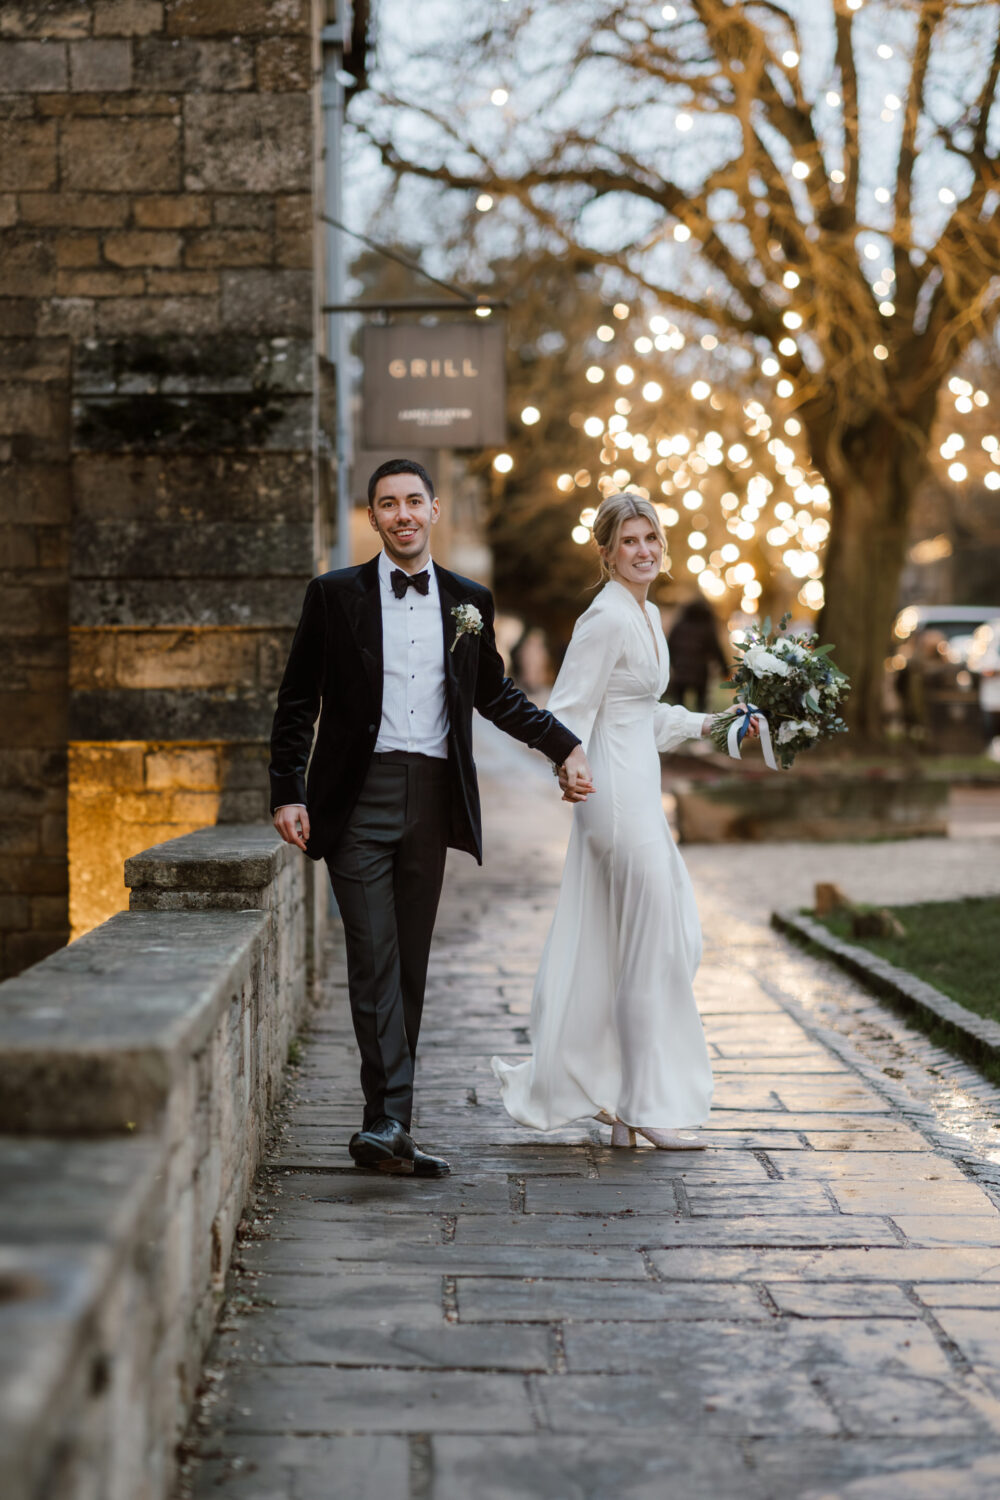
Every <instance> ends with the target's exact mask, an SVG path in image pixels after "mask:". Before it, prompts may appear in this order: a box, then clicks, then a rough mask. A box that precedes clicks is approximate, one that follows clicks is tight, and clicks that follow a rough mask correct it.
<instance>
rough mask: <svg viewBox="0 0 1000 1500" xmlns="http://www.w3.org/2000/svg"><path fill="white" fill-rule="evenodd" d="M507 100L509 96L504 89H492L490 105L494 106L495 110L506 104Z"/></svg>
mask: <svg viewBox="0 0 1000 1500" xmlns="http://www.w3.org/2000/svg"><path fill="white" fill-rule="evenodd" d="M509 98H510V95H509V94H508V92H507V90H506V89H494V90H493V92H492V94H491V95H490V103H491V104H495V105H496V106H497V108H498V109H500V108H501V107H502V106H503V105H504V104H506V103H507V100H508V99H509Z"/></svg>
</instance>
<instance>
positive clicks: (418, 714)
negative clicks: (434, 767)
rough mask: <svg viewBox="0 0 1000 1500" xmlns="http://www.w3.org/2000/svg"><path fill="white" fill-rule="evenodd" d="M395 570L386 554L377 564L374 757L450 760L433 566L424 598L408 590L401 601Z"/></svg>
mask: <svg viewBox="0 0 1000 1500" xmlns="http://www.w3.org/2000/svg"><path fill="white" fill-rule="evenodd" d="M394 568H395V564H394V563H393V562H391V561H390V560H389V558H388V557H387V556H386V555H385V553H384V552H383V553H382V554H381V555H380V557H379V560H378V577H379V594H380V596H381V603H382V722H381V724H380V725H379V732H378V739H377V740H376V741H375V750H376V753H378V752H380V751H384V750H408V751H410V752H411V753H413V754H417V755H433V756H436V757H437V758H438V759H439V760H446V759H447V756H448V701H447V697H446V694H445V675H444V650H445V645H444V622H443V620H442V618H441V599H440V596H439V594H438V586H437V578H436V576H435V573H434V564H433V563H432V562H430V561H428V563H427V570H428V573H429V574H430V587H429V588H428V590H427V593H426V595H424V594H419V593H418V592H417V590H416V589H415V588H408V589H407V590H406V593H405V594H404V595H403V597H402V599H397V598H396V596H395V594H394V593H393V591H392V584H391V582H390V581H389V580H390V574H391V573H392V572H393V569H394Z"/></svg>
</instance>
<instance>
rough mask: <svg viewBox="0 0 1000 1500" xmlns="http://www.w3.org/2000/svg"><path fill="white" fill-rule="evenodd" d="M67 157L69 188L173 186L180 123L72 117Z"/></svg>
mask: <svg viewBox="0 0 1000 1500" xmlns="http://www.w3.org/2000/svg"><path fill="white" fill-rule="evenodd" d="M53 129H54V125H53ZM61 161H62V171H63V179H62V180H63V184H64V186H66V187H67V188H71V189H73V188H77V189H84V190H92V191H98V192H101V191H104V192H115V193H122V192H163V191H168V190H170V189H171V188H176V187H179V185H180V129H179V126H178V125H175V124H174V122H173V120H168V119H131V120H129V121H127V122H126V121H124V120H122V121H118V120H107V119H93V120H89V119H84V120H68V121H67V122H66V125H65V126H64V129H63V136H62V143H61ZM49 181H51V178H49ZM0 185H2V181H0ZM39 185H42V186H47V185H48V182H46V183H43V184H39V183H38V182H35V183H33V186H35V187H37V186H39Z"/></svg>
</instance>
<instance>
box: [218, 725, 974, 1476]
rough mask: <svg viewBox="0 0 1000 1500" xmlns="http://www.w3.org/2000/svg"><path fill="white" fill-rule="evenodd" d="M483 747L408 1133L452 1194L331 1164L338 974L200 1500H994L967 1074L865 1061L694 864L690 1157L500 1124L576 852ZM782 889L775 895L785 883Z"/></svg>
mask: <svg viewBox="0 0 1000 1500" xmlns="http://www.w3.org/2000/svg"><path fill="white" fill-rule="evenodd" d="M505 744H506V742H498V741H497V740H496V739H495V738H493V737H487V738H485V739H483V740H481V743H480V748H479V751H478V752H477V753H478V758H479V761H480V767H481V770H483V768H484V766H485V770H486V775H485V777H484V789H485V793H486V796H485V803H484V805H485V810H486V820H487V829H486V832H487V864H486V867H485V869H484V870H482V871H475V870H474V869H473V868H472V866H471V865H469V864H468V862H466V861H459V860H456V861H454V862H453V864H452V866H451V868H450V870H449V874H448V877H447V881H446V887H445V893H444V900H443V904H442V910H441V917H440V921H439V924H438V930H437V936H436V941H435V949H434V952H433V954H432V960H431V967H430V977H429V985H428V997H427V1007H426V1013H425V1021H424V1027H423V1031H422V1036H421V1055H420V1069H419V1077H418V1094H417V1102H416V1112H415V1128H417V1130H418V1138H419V1139H420V1140H421V1142H422V1143H423V1144H425V1145H426V1146H428V1147H434V1146H438V1147H440V1148H442V1149H445V1150H446V1151H447V1152H448V1153H450V1154H451V1157H452V1165H453V1169H454V1170H453V1174H452V1176H451V1177H450V1178H447V1179H444V1180H442V1181H439V1182H430V1183H417V1182H413V1181H402V1180H394V1179H389V1180H384V1179H380V1178H378V1177H369V1176H367V1175H362V1174H355V1172H354V1170H353V1168H352V1167H351V1165H350V1161H349V1157H348V1156H347V1153H346V1141H347V1137H348V1135H349V1134H350V1133H351V1131H352V1130H353V1129H354V1128H356V1125H357V1121H358V1118H359V1115H360V1102H361V1101H360V1093H359V1089H358V1077H357V1074H358V1068H357V1058H356V1054H355V1050H354V1042H353V1037H352V1034H351V1029H350V1022H349V1014H348V1009H347V1003H346V990H345V985H344V976H343V973H342V971H339V970H338V972H336V973H335V974H333V975H331V976H330V982H329V986H328V989H327V1002H326V1005H325V1006H324V1009H323V1010H322V1012H321V1015H320V1018H319V1023H318V1025H317V1027H316V1028H315V1030H314V1033H313V1037H312V1041H311V1044H310V1046H309V1047H308V1049H307V1053H306V1058H305V1061H304V1063H303V1066H302V1068H301V1069H300V1073H299V1082H298V1085H297V1088H296V1097H295V1099H294V1100H293V1102H292V1105H291V1108H290V1110H289V1112H288V1114H287V1117H286V1119H285V1121H284V1122H283V1125H282V1129H281V1131H280V1133H278V1134H277V1135H276V1139H275V1144H274V1150H273V1154H272V1158H271V1169H270V1172H269V1174H268V1175H267V1177H266V1178H265V1179H262V1184H261V1194H260V1196H259V1200H258V1205H257V1209H256V1212H257V1214H258V1223H257V1224H256V1226H255V1228H254V1234H255V1235H256V1234H260V1235H263V1236H264V1237H263V1238H250V1239H248V1240H246V1241H245V1242H244V1243H243V1245H242V1246H241V1249H240V1260H241V1265H242V1267H243V1268H244V1269H243V1270H242V1272H241V1274H240V1275H239V1276H238V1277H237V1278H236V1279H235V1281H234V1283H233V1294H234V1295H233V1300H232V1310H231V1312H230V1313H229V1314H227V1316H226V1319H225V1322H224V1327H223V1329H222V1331H221V1332H220V1334H219V1336H218V1338H217V1341H216V1345H215V1349H214V1352H213V1359H214V1360H215V1361H216V1362H217V1364H218V1365H219V1366H220V1367H221V1369H222V1371H223V1374H224V1379H223V1380H222V1382H221V1394H220V1396H219V1399H218V1400H216V1401H215V1402H213V1403H212V1404H211V1406H210V1407H209V1408H208V1410H207V1413H206V1417H207V1421H208V1429H207V1436H206V1439H205V1443H204V1448H205V1451H206V1452H209V1453H211V1454H213V1455H214V1456H213V1457H212V1458H211V1460H210V1463H209V1464H206V1465H205V1466H204V1467H203V1469H202V1471H201V1474H200V1475H199V1476H197V1478H196V1483H197V1485H198V1486H200V1488H198V1489H196V1495H197V1500H207V1496H208V1495H209V1494H212V1493H221V1494H222V1495H224V1496H227V1497H232V1500H237V1497H250V1500H278V1496H279V1495H280V1496H281V1500H293V1497H294V1500H313V1497H314V1496H315V1497H316V1500H319V1497H322V1500H328V1495H329V1494H330V1493H331V1489H330V1483H331V1481H330V1475H331V1474H333V1472H334V1470H335V1468H336V1466H337V1465H338V1464H339V1463H341V1462H342V1464H343V1472H344V1482H345V1484H346V1485H347V1487H348V1492H350V1493H352V1494H353V1493H355V1492H356V1493H358V1494H360V1495H362V1496H365V1495H366V1494H370V1493H372V1491H371V1485H370V1483H369V1485H368V1488H367V1489H366V1488H365V1486H366V1482H368V1476H367V1475H366V1474H362V1473H360V1472H359V1470H360V1468H361V1467H363V1466H364V1464H365V1461H366V1458H367V1460H368V1461H369V1462H370V1466H371V1470H372V1472H373V1473H377V1474H379V1475H381V1476H384V1477H383V1479H382V1485H383V1490H384V1495H385V1500H396V1496H397V1495H399V1494H402V1493H405V1494H407V1500H466V1497H467V1496H470V1495H475V1496H477V1497H482V1500H508V1497H510V1500H515V1497H516V1500H535V1497H537V1500H543V1497H544V1500H665V1497H669V1500H675V1497H676V1500H703V1497H704V1500H805V1497H807V1496H808V1500H821V1497H822V1500H846V1497H851V1496H855V1493H856V1495H857V1500H883V1497H884V1496H886V1495H889V1496H893V1497H895V1496H896V1495H898V1496H899V1497H900V1500H908V1496H909V1494H910V1493H911V1489H912V1493H913V1495H914V1496H916V1497H922V1496H923V1495H925V1494H926V1495H927V1496H928V1497H929V1496H931V1495H935V1496H940V1497H942V1500H945V1497H946V1500H958V1497H959V1496H960V1497H961V1500H966V1493H965V1489H964V1488H963V1486H967V1487H968V1492H969V1497H970V1500H985V1496H986V1495H987V1494H990V1490H989V1483H990V1479H991V1469H990V1463H991V1462H992V1460H993V1458H994V1457H995V1454H996V1452H997V1451H998V1450H1000V1388H997V1389H996V1390H995V1389H994V1382H995V1381H997V1380H998V1379H1000V1377H998V1376H997V1374H996V1371H997V1370H998V1369H1000V1356H998V1355H997V1352H996V1350H995V1349H994V1342H995V1341H994V1340H993V1338H992V1334H991V1332H990V1327H991V1324H990V1319H991V1318H992V1317H993V1316H994V1315H995V1313H996V1311H998V1310H1000V1259H998V1257H997V1252H996V1240H995V1232H994V1226H995V1219H994V1215H995V1213H996V1210H995V1208H994V1205H993V1201H992V1198H991V1196H990V1193H991V1192H992V1191H993V1189H994V1188H995V1187H1000V1173H995V1172H994V1168H993V1167H992V1166H991V1161H990V1150H991V1149H992V1148H993V1146H994V1139H995V1138H994V1137H993V1136H992V1135H991V1134H990V1128H991V1126H990V1121H991V1120H995V1121H996V1123H998V1124H1000V1095H998V1094H997V1093H996V1091H992V1090H989V1089H988V1086H987V1085H985V1084H982V1088H983V1090H984V1091H986V1092H984V1093H983V1094H982V1095H979V1094H976V1095H974V1098H975V1107H976V1108H981V1109H982V1111H983V1120H984V1127H983V1130H984V1139H985V1141H986V1143H987V1148H988V1149H982V1150H980V1149H978V1148H977V1147H974V1146H973V1145H972V1144H970V1142H969V1141H968V1140H967V1139H966V1140H964V1143H962V1142H959V1141H958V1139H957V1138H952V1137H951V1136H949V1135H948V1122H951V1128H953V1127H954V1124H955V1123H958V1124H959V1125H964V1123H965V1120H966V1118H967V1116H968V1113H969V1108H970V1106H969V1101H970V1100H971V1099H973V1091H972V1090H971V1089H970V1088H969V1087H967V1080H966V1075H965V1074H963V1075H962V1080H959V1079H957V1078H956V1076H955V1075H954V1074H952V1073H949V1072H947V1071H945V1066H946V1064H947V1060H944V1059H942V1058H941V1055H940V1054H938V1053H937V1052H936V1051H934V1050H933V1049H931V1051H930V1052H928V1053H927V1054H921V1056H920V1058H918V1057H917V1056H916V1053H907V1054H906V1056H905V1057H904V1056H903V1052H904V1051H905V1048H906V1046H913V1047H917V1046H919V1047H923V1046H924V1045H925V1042H924V1040H923V1039H921V1040H920V1041H919V1043H918V1042H915V1041H907V1040H906V1038H905V1037H904V1038H903V1040H902V1041H901V1040H900V1038H899V1036H898V1035H897V1034H895V1033H893V1034H892V1036H891V1037H889V1041H888V1042H887V1043H886V1044H885V1045H886V1047H887V1049H888V1050H887V1052H886V1053H885V1055H881V1054H879V1055H877V1056H874V1057H873V1058H869V1056H868V1054H867V1053H866V1052H865V1050H864V1049H865V1048H866V1047H873V1048H877V1047H878V1046H879V1045H881V1044H880V1043H879V1041H878V1037H879V1036H881V1035H882V1030H881V1029H880V1027H879V1026H878V1025H876V1024H875V1022H874V1021H873V1020H871V1018H870V1015H869V1011H870V1001H869V1000H867V999H866V998H864V997H857V996H854V995H853V994H852V993H851V992H850V986H849V981H847V980H846V979H845V978H844V977H843V976H837V977H836V978H835V979H834V980H833V981H831V982H830V983H828V982H827V981H826V979H824V978H823V976H822V971H821V970H819V969H818V968H817V966H816V965H815V964H814V963H813V961H812V960H810V959H809V958H808V957H807V956H805V955H802V954H799V953H793V952H792V951H791V950H787V951H786V949H785V947H784V946H783V941H782V940H781V939H780V938H778V937H776V936H775V935H774V934H773V933H771V932H770V931H769V930H768V929H767V928H766V926H765V925H764V923H763V922H762V921H761V920H760V917H759V916H758V915H751V916H747V915H746V912H745V910H744V907H743V906H742V905H740V903H743V902H751V901H752V900H756V899H757V896H756V895H754V896H751V895H750V894H745V893H744V887H745V886H746V872H744V876H743V878H742V882H734V881H733V880H731V878H730V875H729V874H728V866H721V865H718V864H717V865H715V866H713V867H712V868H713V870H714V871H715V874H714V875H713V877H712V878H711V879H709V878H707V877H705V878H703V879H702V881H701V885H700V889H699V900H700V903H701V906H702V911H703V917H704V920H705V925H706V928H707V934H706V935H707V939H708V942H707V947H706V961H705V963H704V964H703V967H702V970H701V973H700V975H699V980H698V985H699V994H700V997H701V1000H702V1009H703V1017H704V1020H705V1025H706V1033H707V1036H708V1039H709V1044H710V1048H711V1049H712V1056H713V1061H714V1067H715V1071H716V1077H717V1093H716V1102H715V1105H714V1107H713V1110H712V1114H711V1118H710V1120H709V1122H708V1125H707V1127H706V1130H705V1137H706V1140H707V1141H708V1143H709V1149H708V1150H707V1151H706V1152H704V1153H702V1154H697V1155H695V1154H674V1153H665V1152H655V1151H653V1150H652V1149H648V1148H643V1149H641V1150H638V1151H612V1150H610V1149H609V1147H608V1131H607V1129H606V1128H605V1127H603V1126H600V1125H598V1124H597V1123H596V1122H594V1121H584V1122H579V1123H575V1124H572V1125H570V1126H568V1127H566V1128H565V1129H562V1130H560V1131H557V1132H553V1133H551V1134H548V1135H544V1136H540V1135H537V1134H536V1133H534V1132H531V1131H527V1130H524V1129H522V1128H521V1127H520V1126H518V1125H516V1124H515V1123H514V1122H513V1121H511V1120H510V1119H509V1118H508V1117H507V1116H506V1114H505V1113H504V1112H503V1111H502V1109H501V1107H500V1103H499V1097H498V1092H497V1088H496V1085H495V1081H494V1080H493V1078H492V1075H491V1073H490V1071H489V1065H488V1053H489V1052H491V1051H497V1052H500V1053H501V1055H503V1056H505V1057H509V1058H515V1057H523V1056H525V1055H526V1051H527V1046H528V1029H527V1028H528V1025H529V1015H530V999H531V985H532V979H533V975H534V970H535V966H536V964H537V959H538V954H539V952H540V951H541V947H542V945H543V943H544V940H545V935H546V931H547V928H548V921H549V914H550V912H551V906H552V900H553V894H554V890H555V887H556V884H557V882H558V879H559V873H560V865H561V855H562V849H563V847H564V844H565V837H566V833H567V830H568V826H569V825H568V819H567V817H566V812H565V809H564V808H561V807H560V805H559V804H558V802H555V801H553V800H552V798H551V778H550V777H549V776H548V775H547V773H546V771H545V768H544V767H542V766H540V765H539V766H536V764H535V762H534V761H533V760H532V759H531V758H530V757H526V756H525V755H524V753H523V752H522V751H520V750H519V749H516V748H512V749H510V750H509V751H508V750H507V749H506V748H505ZM484 747H485V748H484ZM505 756H507V757H509V758H508V759H504V757H505ZM491 778H495V779H491ZM512 779H516V784H517V787H518V796H517V797H516V798H512V797H511V796H510V786H511V784H512ZM834 847H835V846H826V847H825V849H824V859H825V858H827V857H828V856H829V853H830V850H831V849H833V848H834ZM698 857H700V856H698ZM784 857H787V858H790V859H791V860H792V863H793V865H794V867H795V868H796V869H798V870H800V872H801V868H802V867H803V864H802V862H804V861H805V860H806V859H807V857H808V851H807V850H805V849H803V850H796V849H794V848H793V847H792V846H786V853H785V856H784ZM873 857H880V856H873ZM908 857H912V850H911V851H910V855H909V856H908ZM814 878H817V879H818V878H823V872H822V871H820V872H819V873H818V874H816V875H815V877H814ZM851 888H852V889H853V887H851ZM883 899H884V898H883ZM764 915H765V916H766V913H764ZM498 934H502V940H501V941H498ZM831 984H832V988H831ZM841 1002H843V1006H844V1009H843V1012H841V1011H840V1010H839V1009H837V1006H839V1005H840V1003H841ZM862 1018H863V1019H862ZM885 1035H886V1036H889V1033H888V1032H887V1031H886V1032H885ZM926 1045H927V1046H928V1047H930V1045H931V1044H929V1043H927V1044H926ZM900 1060H901V1061H900ZM897 1062H900V1066H899V1067H897V1066H896V1064H897ZM943 1064H944V1065H945V1066H943ZM930 1066H933V1067H935V1068H937V1069H938V1072H937V1073H931V1072H929V1071H928V1069H929V1067H930ZM960 1066H961V1065H960ZM887 1068H888V1069H889V1070H890V1071H888V1072H887V1071H885V1070H886V1069H887ZM897 1075H898V1076H897ZM963 1089H965V1092H964V1093H963V1092H962V1090H963ZM948 1101H952V1102H951V1103H949V1102H948ZM949 1110H950V1111H951V1113H950V1114H949V1113H948V1111H949ZM991 1110H992V1111H993V1114H992V1115H991V1114H990V1111H991ZM991 1173H994V1176H991ZM994 1177H995V1179H996V1180H994ZM973 1179H975V1180H973ZM991 1236H992V1238H991ZM241 1307H245V1308H247V1310H246V1311H245V1313H244V1312H241V1311H240V1308H241ZM950 1320H954V1321H953V1322H951V1321H950ZM376 1393H377V1395H376ZM367 1445H370V1446H367ZM341 1456H342V1457H341ZM404 1456H405V1464H404V1462H403V1460H404ZM241 1459H242V1460H245V1462H244V1463H243V1464H242V1465H241V1464H240V1460H241ZM325 1463H328V1464H329V1466H330V1469H329V1473H327V1472H326V1471H325V1470H324V1464H325ZM977 1465H978V1466H979V1467H978V1468H977ZM404 1469H405V1473H404ZM255 1476H256V1477H255ZM859 1486H860V1488H859ZM866 1486H868V1488H865V1487H866ZM282 1487H283V1488H282ZM401 1487H402V1488H401ZM337 1492H339V1487H338V1491H337ZM378 1493H379V1494H380V1500H381V1493H382V1492H381V1491H379V1492H378ZM990 1500H992V1494H991V1495H990Z"/></svg>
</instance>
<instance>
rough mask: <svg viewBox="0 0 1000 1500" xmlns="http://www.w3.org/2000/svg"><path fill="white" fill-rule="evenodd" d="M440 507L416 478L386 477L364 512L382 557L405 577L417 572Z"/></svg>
mask: <svg viewBox="0 0 1000 1500" xmlns="http://www.w3.org/2000/svg"><path fill="white" fill-rule="evenodd" d="M440 514H441V506H440V504H439V503H438V499H437V496H436V495H430V494H428V492H427V490H426V489H425V488H424V485H423V482H422V480H421V479H420V477H419V475H417V474H386V475H385V476H384V478H382V479H380V480H379V482H378V485H377V487H376V490H375V494H374V495H373V497H372V502H371V505H370V506H369V508H368V519H369V521H370V522H371V524H372V527H373V528H374V530H375V531H377V532H378V534H379V536H380V537H381V539H382V546H383V547H384V548H385V550H386V554H387V556H388V557H389V558H391V560H392V561H393V562H394V563H397V564H398V565H399V566H400V567H401V568H403V569H405V571H406V572H408V573H413V572H418V571H419V570H420V569H421V568H422V567H423V566H424V564H425V563H426V562H427V559H428V557H429V556H430V550H431V527H432V526H436V525H437V520H438V517H439V515H440Z"/></svg>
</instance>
